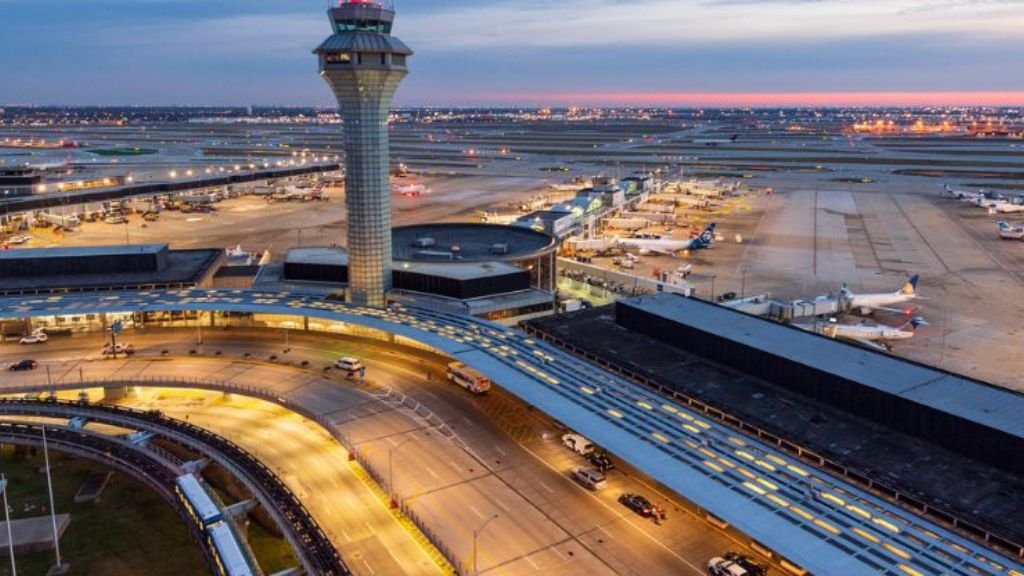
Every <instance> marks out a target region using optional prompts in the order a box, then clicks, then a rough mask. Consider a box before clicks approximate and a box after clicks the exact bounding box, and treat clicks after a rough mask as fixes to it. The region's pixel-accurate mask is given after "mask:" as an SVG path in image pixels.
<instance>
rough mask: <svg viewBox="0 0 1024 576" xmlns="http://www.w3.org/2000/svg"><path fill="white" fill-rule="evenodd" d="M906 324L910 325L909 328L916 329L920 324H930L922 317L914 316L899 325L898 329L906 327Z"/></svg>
mask: <svg viewBox="0 0 1024 576" xmlns="http://www.w3.org/2000/svg"><path fill="white" fill-rule="evenodd" d="M907 326H910V329H911V330H915V331H916V330H917V329H918V328H920V327H921V326H930V324H928V322H927V321H926V320H925V319H924V318H922V317H920V316H914V317H913V318H911V319H910V321H909V322H907V323H906V324H904V325H903V326H902V327H900V329H901V330H902V329H903V328H906V327H907Z"/></svg>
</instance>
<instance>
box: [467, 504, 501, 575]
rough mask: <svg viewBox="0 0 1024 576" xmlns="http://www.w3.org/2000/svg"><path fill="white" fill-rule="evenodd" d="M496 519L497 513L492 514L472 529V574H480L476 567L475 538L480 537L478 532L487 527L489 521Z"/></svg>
mask: <svg viewBox="0 0 1024 576" xmlns="http://www.w3.org/2000/svg"><path fill="white" fill-rule="evenodd" d="M497 519H498V514H494V515H493V516H491V517H490V518H488V519H487V520H484V523H483V524H481V525H480V526H479V527H477V528H476V530H473V576H479V574H480V572H479V571H478V570H477V569H476V540H477V538H479V537H480V533H481V532H483V531H484V529H486V528H487V525H488V524H490V523H491V522H494V521H495V520H497Z"/></svg>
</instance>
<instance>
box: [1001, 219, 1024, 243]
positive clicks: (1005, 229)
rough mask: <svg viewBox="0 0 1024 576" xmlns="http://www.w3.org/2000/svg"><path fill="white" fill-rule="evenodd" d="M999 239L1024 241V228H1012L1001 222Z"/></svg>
mask: <svg viewBox="0 0 1024 576" xmlns="http://www.w3.org/2000/svg"><path fill="white" fill-rule="evenodd" d="M998 226H999V237H1000V238H1002V239H1003V240H1024V226H1010V225H1009V224H1007V223H1006V222H999V224H998Z"/></svg>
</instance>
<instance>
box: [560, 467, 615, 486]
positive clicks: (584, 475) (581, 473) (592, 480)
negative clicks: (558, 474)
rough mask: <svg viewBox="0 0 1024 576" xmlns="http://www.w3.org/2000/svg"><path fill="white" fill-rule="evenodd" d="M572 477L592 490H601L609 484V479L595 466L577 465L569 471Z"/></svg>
mask: <svg viewBox="0 0 1024 576" xmlns="http://www.w3.org/2000/svg"><path fill="white" fill-rule="evenodd" d="M569 475H570V476H572V479H573V480H575V481H577V482H579V483H580V484H582V485H583V486H585V487H587V488H589V489H591V490H601V489H603V488H605V487H606V486H608V480H607V479H606V478H605V476H604V474H602V473H601V472H600V471H598V470H595V469H594V468H584V467H583V466H577V467H575V468H573V469H572V472H570V473H569Z"/></svg>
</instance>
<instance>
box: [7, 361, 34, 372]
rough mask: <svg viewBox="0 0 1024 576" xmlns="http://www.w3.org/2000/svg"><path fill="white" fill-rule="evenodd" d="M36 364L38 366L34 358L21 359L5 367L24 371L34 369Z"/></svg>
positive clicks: (15, 370) (13, 370)
mask: <svg viewBox="0 0 1024 576" xmlns="http://www.w3.org/2000/svg"><path fill="white" fill-rule="evenodd" d="M37 366H39V363H38V362H36V361H35V360H21V361H19V362H15V363H14V364H11V365H10V366H8V367H7V369H8V370H10V371H11V372H25V371H27V370H35V369H36V367H37Z"/></svg>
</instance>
